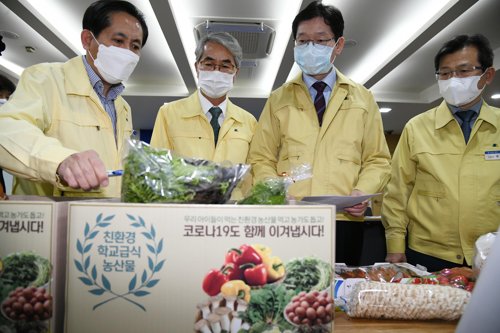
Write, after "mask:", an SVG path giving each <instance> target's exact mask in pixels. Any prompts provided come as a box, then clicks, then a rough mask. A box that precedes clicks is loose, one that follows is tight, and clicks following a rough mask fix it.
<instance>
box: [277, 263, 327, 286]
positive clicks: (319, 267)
mask: <svg viewBox="0 0 500 333" xmlns="http://www.w3.org/2000/svg"><path fill="white" fill-rule="evenodd" d="M285 270H286V277H285V281H283V285H284V286H285V287H286V288H287V289H292V290H296V291H297V292H300V291H305V292H309V291H312V290H319V291H321V290H324V289H326V288H328V287H329V286H330V283H331V277H332V266H331V265H330V264H328V263H326V262H324V261H323V260H321V259H318V258H315V257H305V258H296V259H292V260H290V261H289V262H288V263H287V264H286V266H285Z"/></svg>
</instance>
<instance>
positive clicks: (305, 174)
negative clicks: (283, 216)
mask: <svg viewBox="0 0 500 333" xmlns="http://www.w3.org/2000/svg"><path fill="white" fill-rule="evenodd" d="M311 177H312V169H311V166H310V165H308V164H303V165H299V166H297V167H295V168H294V169H293V170H292V171H291V172H290V174H283V175H282V176H281V177H276V178H268V179H264V180H261V181H257V182H256V183H255V184H254V186H253V187H252V189H251V190H250V194H249V195H247V196H246V197H245V198H244V199H242V200H240V201H238V204H240V205H284V204H286V203H287V193H288V187H289V186H290V185H291V184H293V183H295V182H297V181H300V180H303V179H307V178H311Z"/></svg>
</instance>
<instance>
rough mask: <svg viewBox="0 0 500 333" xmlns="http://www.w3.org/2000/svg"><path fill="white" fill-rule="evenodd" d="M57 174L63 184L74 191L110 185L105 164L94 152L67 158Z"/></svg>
mask: <svg viewBox="0 0 500 333" xmlns="http://www.w3.org/2000/svg"><path fill="white" fill-rule="evenodd" d="M57 174H58V175H59V178H60V179H61V181H62V183H63V184H65V185H68V186H69V187H71V188H74V189H82V190H85V191H89V190H92V189H97V188H99V187H101V186H108V184H109V179H108V174H107V172H106V168H105V166H104V163H103V162H102V160H101V158H100V157H99V155H98V154H97V153H96V152H95V151H94V150H86V151H84V152H81V153H76V154H73V155H71V156H69V157H67V158H66V159H65V160H64V161H62V162H61V164H59V167H58V168H57Z"/></svg>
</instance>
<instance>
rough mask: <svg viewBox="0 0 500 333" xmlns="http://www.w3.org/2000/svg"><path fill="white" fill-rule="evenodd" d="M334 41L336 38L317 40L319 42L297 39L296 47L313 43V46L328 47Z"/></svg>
mask: <svg viewBox="0 0 500 333" xmlns="http://www.w3.org/2000/svg"><path fill="white" fill-rule="evenodd" d="M332 40H335V37H333V38H329V39H317V40H302V39H296V40H295V45H296V46H303V45H309V43H312V45H313V46H314V45H324V46H326V45H327V44H328V43H329V42H331V41H332Z"/></svg>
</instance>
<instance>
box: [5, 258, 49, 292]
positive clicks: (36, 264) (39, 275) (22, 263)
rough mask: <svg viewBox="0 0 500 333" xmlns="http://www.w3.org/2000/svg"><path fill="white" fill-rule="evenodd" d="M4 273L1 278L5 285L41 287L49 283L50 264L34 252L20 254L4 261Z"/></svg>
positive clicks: (13, 287)
mask: <svg viewBox="0 0 500 333" xmlns="http://www.w3.org/2000/svg"><path fill="white" fill-rule="evenodd" d="M3 263H4V272H3V273H2V276H1V277H0V279H1V281H2V283H3V284H4V285H10V286H11V287H12V289H15V288H17V287H27V286H34V287H40V286H43V285H44V284H46V283H47V282H49V280H50V273H51V265H50V262H49V261H48V260H47V259H45V258H42V257H40V256H39V255H37V254H35V253H33V252H20V253H13V254H10V255H8V256H7V257H5V258H4V259H3Z"/></svg>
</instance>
